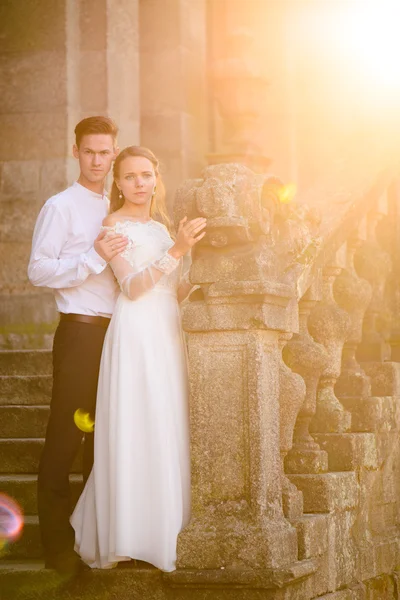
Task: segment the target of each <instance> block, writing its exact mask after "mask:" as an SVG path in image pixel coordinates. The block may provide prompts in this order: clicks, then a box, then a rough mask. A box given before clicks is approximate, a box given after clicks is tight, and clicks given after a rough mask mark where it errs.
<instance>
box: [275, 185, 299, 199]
mask: <svg viewBox="0 0 400 600" xmlns="http://www.w3.org/2000/svg"><path fill="white" fill-rule="evenodd" d="M296 191H297V188H296V185H295V184H294V183H288V184H287V185H283V186H282V187H281V188H280V190H279V192H278V198H279V202H281V204H290V203H291V202H292V200H293V198H294V197H295V195H296Z"/></svg>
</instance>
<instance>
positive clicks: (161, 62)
mask: <svg viewBox="0 0 400 600" xmlns="http://www.w3.org/2000/svg"><path fill="white" fill-rule="evenodd" d="M139 19H140V21H139V22H140V106H141V123H140V128H141V136H140V142H141V144H143V145H144V146H148V147H149V148H151V150H153V151H154V152H155V154H156V155H157V156H158V157H159V158H160V160H161V162H162V165H163V173H164V180H165V183H166V188H167V192H168V196H167V199H168V203H169V205H170V206H172V198H173V196H174V193H175V190H176V189H177V187H178V185H180V183H181V182H182V181H183V180H184V179H186V178H188V177H197V176H198V175H199V174H200V172H201V170H202V168H203V167H204V164H205V160H204V157H205V154H206V152H207V142H208V131H207V120H206V119H207V95H206V2H205V0H140V1H139Z"/></svg>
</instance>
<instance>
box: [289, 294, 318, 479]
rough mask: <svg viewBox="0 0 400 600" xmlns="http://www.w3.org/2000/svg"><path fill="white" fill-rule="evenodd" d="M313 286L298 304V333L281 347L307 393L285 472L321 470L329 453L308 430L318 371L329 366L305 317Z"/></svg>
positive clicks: (312, 300) (313, 297)
mask: <svg viewBox="0 0 400 600" xmlns="http://www.w3.org/2000/svg"><path fill="white" fill-rule="evenodd" d="M317 297H318V296H317V295H316V294H315V293H313V290H309V292H308V293H307V294H306V295H305V297H304V298H303V299H302V300H301V302H300V304H299V333H298V334H295V335H294V336H293V338H292V340H290V342H289V343H288V344H286V346H285V348H284V350H283V358H284V360H285V362H286V364H287V365H288V366H289V367H290V368H291V369H292V371H294V372H295V373H299V374H300V375H301V376H302V378H303V379H304V381H305V384H306V395H305V399H304V402H303V404H302V406H301V408H300V411H299V414H298V417H297V421H296V425H295V428H294V439H293V447H292V449H291V450H290V452H289V453H288V455H287V456H286V459H285V471H286V472H287V473H324V472H326V471H327V470H328V455H327V453H326V452H325V451H324V450H321V448H320V447H319V445H318V444H317V443H316V442H315V440H314V438H313V437H312V435H311V434H310V423H311V420H312V418H313V416H314V414H315V411H316V402H317V386H318V382H319V378H320V375H321V372H322V371H323V370H324V369H325V368H326V367H327V366H328V353H327V351H326V349H325V346H323V345H322V344H317V343H316V342H315V340H314V339H313V338H312V337H311V335H310V333H309V331H308V319H309V315H310V312H311V310H312V309H313V308H314V306H315V304H316V302H317Z"/></svg>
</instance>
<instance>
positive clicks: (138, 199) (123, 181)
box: [116, 156, 157, 206]
mask: <svg viewBox="0 0 400 600" xmlns="http://www.w3.org/2000/svg"><path fill="white" fill-rule="evenodd" d="M156 181H157V180H156V174H155V172H154V167H153V164H152V162H151V161H150V160H149V159H148V158H145V157H144V156H127V157H126V158H124V159H123V160H122V161H121V164H120V165H119V178H118V179H116V184H117V186H118V189H119V190H120V191H121V192H122V193H123V195H124V198H125V201H126V202H132V203H133V204H137V205H140V206H143V205H145V204H149V206H150V203H151V199H152V197H153V192H154V188H155V185H156Z"/></svg>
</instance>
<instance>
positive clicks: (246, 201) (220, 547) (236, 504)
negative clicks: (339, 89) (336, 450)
mask: <svg viewBox="0 0 400 600" xmlns="http://www.w3.org/2000/svg"><path fill="white" fill-rule="evenodd" d="M263 185H264V183H263V181H260V178H259V177H258V176H256V175H255V174H254V173H252V172H251V171H249V170H248V169H246V168H245V167H243V166H240V165H218V166H213V167H209V168H208V169H207V170H206V172H205V179H204V180H196V181H193V182H191V184H190V182H187V183H185V185H184V186H183V187H182V189H181V190H180V192H179V194H178V198H177V202H176V219H177V220H178V219H179V218H181V215H182V212H183V213H184V214H188V215H190V216H196V215H199V214H201V215H204V216H206V217H207V219H208V222H207V235H206V237H205V238H204V239H203V240H202V242H200V243H199V244H198V245H197V246H196V247H195V251H194V252H193V257H192V258H193V263H192V267H191V272H190V278H191V281H192V283H194V284H197V285H199V286H200V288H199V289H198V290H197V291H196V292H195V293H194V294H193V295H192V297H191V299H190V300H191V301H190V302H188V303H187V305H186V307H185V310H184V314H183V326H184V329H185V331H186V332H187V339H188V353H189V374H190V389H191V395H190V403H191V404H190V419H191V422H190V431H191V460H192V496H193V498H192V511H193V512H192V521H191V523H190V525H189V526H188V527H187V528H186V529H185V530H184V531H183V532H182V533H181V535H180V536H179V541H178V561H177V566H178V570H177V571H176V573H174V574H171V578H172V580H173V581H174V583H175V584H177V585H180V584H182V585H183V584H186V583H187V582H188V581H194V580H196V581H203V580H204V581H207V582H210V581H211V579H212V581H213V582H214V583H218V582H221V581H222V580H223V579H224V577H225V576H226V573H227V571H229V572H230V573H231V574H232V573H233V572H234V574H235V575H234V576H235V580H236V581H238V582H239V583H240V582H242V583H243V582H246V583H248V582H249V581H250V580H249V577H250V578H251V580H254V581H257V587H259V588H270V587H274V585H276V582H277V581H279V585H282V582H284V581H286V578H288V579H290V580H291V581H293V580H295V579H296V578H297V577H298V578H300V577H305V576H307V575H309V574H310V573H311V572H313V571H315V569H316V565H315V564H314V562H313V561H312V560H307V561H298V549H297V534H296V530H295V529H294V528H293V527H292V526H291V525H290V523H289V522H288V521H287V520H286V519H285V516H284V512H283V508H282V468H281V456H282V455H281V451H282V453H285V452H286V451H287V450H288V449H289V448H290V446H291V436H292V430H293V426H294V421H295V419H296V415H297V411H298V407H299V406H300V404H301V402H302V400H303V396H304V383H303V382H302V380H301V378H299V376H298V375H296V374H293V373H291V372H290V370H289V369H288V367H287V366H285V365H284V364H283V363H282V349H281V347H280V344H279V339H282V338H285V337H286V335H290V332H292V331H296V330H297V328H298V310H297V301H296V299H295V291H294V289H293V288H290V287H289V286H287V285H284V284H280V283H278V282H277V281H276V280H274V277H273V273H274V272H276V271H281V269H282V267H281V265H279V264H278V263H279V259H278V257H277V256H276V254H274V249H272V248H270V247H269V246H268V241H267V235H266V234H267V233H268V232H269V230H270V227H271V222H270V221H269V220H268V218H267V217H266V214H265V210H264V209H263V206H262V190H263ZM281 345H282V344H281ZM288 372H289V376H288ZM294 380H295V381H294ZM280 389H281V392H283V391H285V393H284V397H282V394H280ZM293 389H295V390H296V394H295V398H294V402H293V406H291V405H290V403H291V401H292V400H293V399H292V398H291V396H290V394H291V392H292V391H293ZM281 416H282V417H283V418H282V427H280V417H281ZM281 439H282V444H281V443H280V440H281ZM297 495H298V496H299V494H298V493H297ZM300 497H301V496H300ZM293 565H296V567H295V568H294V567H293ZM221 567H222V568H223V569H221ZM292 567H293V568H292ZM230 577H232V575H230ZM202 578H203V579H202ZM210 578H211V579H210Z"/></svg>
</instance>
